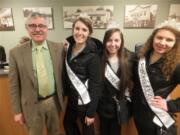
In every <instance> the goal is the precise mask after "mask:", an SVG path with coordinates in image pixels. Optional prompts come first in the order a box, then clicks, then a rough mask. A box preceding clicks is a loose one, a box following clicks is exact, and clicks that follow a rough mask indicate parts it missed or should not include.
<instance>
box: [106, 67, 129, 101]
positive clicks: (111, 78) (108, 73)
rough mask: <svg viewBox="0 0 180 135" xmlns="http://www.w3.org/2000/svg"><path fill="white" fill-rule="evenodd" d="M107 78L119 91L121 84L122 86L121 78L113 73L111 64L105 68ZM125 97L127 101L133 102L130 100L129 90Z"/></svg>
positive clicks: (126, 91)
mask: <svg viewBox="0 0 180 135" xmlns="http://www.w3.org/2000/svg"><path fill="white" fill-rule="evenodd" d="M105 77H106V79H107V80H108V81H109V82H110V83H111V84H112V86H113V87H114V88H115V89H116V90H118V91H119V84H120V79H119V77H118V76H117V75H116V74H115V73H114V72H113V70H112V69H111V67H110V66H109V64H106V68H105ZM125 96H126V99H127V100H129V101H131V99H130V94H129V90H128V88H126V90H125Z"/></svg>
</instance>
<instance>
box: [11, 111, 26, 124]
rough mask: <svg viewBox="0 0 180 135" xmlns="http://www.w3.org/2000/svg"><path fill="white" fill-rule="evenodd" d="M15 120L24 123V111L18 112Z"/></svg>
mask: <svg viewBox="0 0 180 135" xmlns="http://www.w3.org/2000/svg"><path fill="white" fill-rule="evenodd" d="M14 121H15V122H17V123H19V124H20V125H24V123H25V120H24V116H23V114H22V113H18V114H15V115H14Z"/></svg>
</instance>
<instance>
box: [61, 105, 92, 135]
mask: <svg viewBox="0 0 180 135" xmlns="http://www.w3.org/2000/svg"><path fill="white" fill-rule="evenodd" d="M86 108H87V107H86V106H84V105H83V106H77V107H74V106H72V105H71V103H69V102H68V105H67V109H66V113H65V116H64V128H65V131H66V135H95V133H94V125H93V124H92V125H90V126H87V125H86V124H85V116H86ZM77 120H79V122H80V125H79V124H78V123H77ZM80 129H82V130H80Z"/></svg>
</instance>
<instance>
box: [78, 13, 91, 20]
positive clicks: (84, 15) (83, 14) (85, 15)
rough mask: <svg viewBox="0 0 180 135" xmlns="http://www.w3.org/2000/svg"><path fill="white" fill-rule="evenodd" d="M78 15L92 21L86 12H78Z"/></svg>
mask: <svg viewBox="0 0 180 135" xmlns="http://www.w3.org/2000/svg"><path fill="white" fill-rule="evenodd" d="M79 17H82V18H87V19H89V20H90V21H92V20H91V17H90V16H89V15H88V14H87V13H86V12H83V13H80V14H79Z"/></svg>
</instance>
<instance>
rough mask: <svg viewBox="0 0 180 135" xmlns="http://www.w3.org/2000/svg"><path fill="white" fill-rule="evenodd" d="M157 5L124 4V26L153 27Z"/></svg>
mask: <svg viewBox="0 0 180 135" xmlns="http://www.w3.org/2000/svg"><path fill="white" fill-rule="evenodd" d="M157 10H158V5H151V4H148V5H126V6H125V19H124V28H154V26H155V21H156V14H157Z"/></svg>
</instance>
